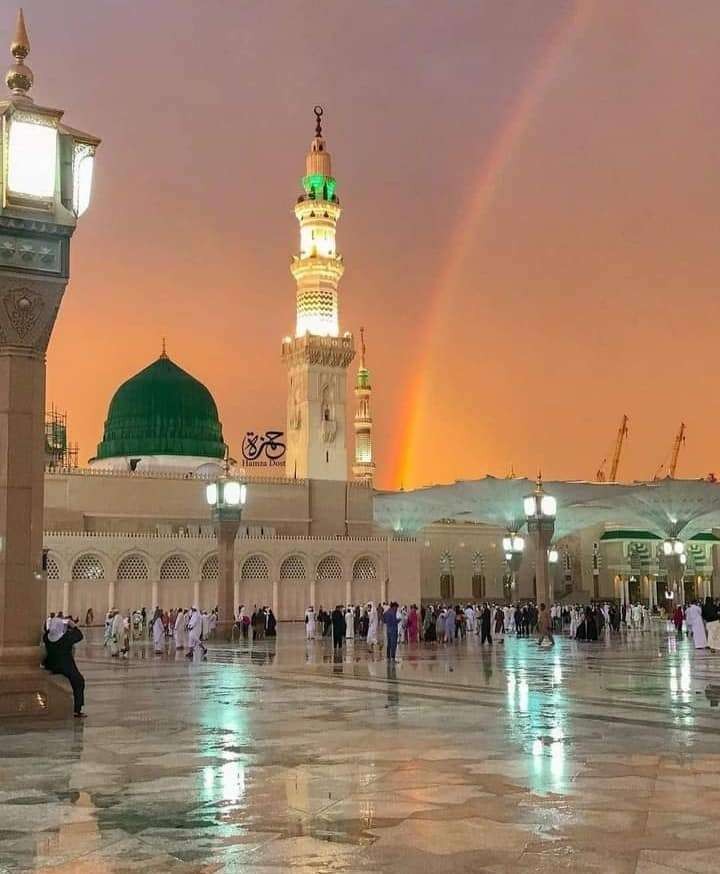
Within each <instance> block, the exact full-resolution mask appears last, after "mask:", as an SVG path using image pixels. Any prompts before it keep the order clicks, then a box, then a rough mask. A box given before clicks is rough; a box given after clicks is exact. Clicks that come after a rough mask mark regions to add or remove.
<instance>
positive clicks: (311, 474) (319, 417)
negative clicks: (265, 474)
mask: <svg viewBox="0 0 720 874" xmlns="http://www.w3.org/2000/svg"><path fill="white" fill-rule="evenodd" d="M314 111H315V119H316V125H315V136H314V137H313V140H312V142H311V143H310V151H309V152H308V154H307V157H306V159H305V176H304V177H303V180H302V186H303V191H304V193H303V194H301V195H300V197H299V198H298V201H297V203H296V204H295V215H296V216H297V220H298V222H299V223H300V252H299V254H298V255H295V256H294V257H293V259H292V265H291V267H290V270H291V272H292V275H293V276H294V277H295V281H296V282H297V319H296V324H295V337H294V338H293V337H286V338H285V339H284V340H283V345H282V356H283V360H284V361H285V363H286V364H287V368H288V409H287V435H286V436H287V452H286V454H285V470H286V473H287V475H288V476H289V477H296V478H298V479H327V480H347V478H348V456H347V438H346V431H347V428H346V424H345V404H346V394H347V369H348V367H349V366H350V363H351V362H352V360H353V358H354V357H355V347H354V345H353V338H352V334H350V333H349V332H346V333H344V334H343V335H342V336H340V328H339V324H338V284H339V282H340V277H341V276H342V274H343V270H344V266H343V259H342V256H341V255H338V253H337V250H336V249H335V226H336V224H337V220H338V219H339V218H340V201H339V200H338V198H337V195H336V194H335V179H334V177H333V175H332V168H331V165H330V153H329V152H328V151H327V149H326V147H325V140H324V139H323V135H322V124H321V120H322V114H323V109H322V106H316V107H315V110H314Z"/></svg>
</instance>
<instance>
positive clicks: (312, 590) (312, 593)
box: [310, 574, 318, 613]
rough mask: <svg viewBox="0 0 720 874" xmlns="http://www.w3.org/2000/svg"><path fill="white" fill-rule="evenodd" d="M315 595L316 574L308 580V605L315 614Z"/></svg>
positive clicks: (316, 606)
mask: <svg viewBox="0 0 720 874" xmlns="http://www.w3.org/2000/svg"><path fill="white" fill-rule="evenodd" d="M316 595H317V574H316V575H315V576H314V577H312V578H311V579H310V604H311V605H312V608H313V610H315V612H316V613H317V608H318V605H317V604H316V603H315V598H316Z"/></svg>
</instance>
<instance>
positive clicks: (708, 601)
mask: <svg viewBox="0 0 720 874" xmlns="http://www.w3.org/2000/svg"><path fill="white" fill-rule="evenodd" d="M702 617H703V619H704V620H705V627H706V629H707V642H708V646H709V647H710V650H711V651H712V652H716V651H717V650H719V649H720V622H719V621H718V608H717V606H716V604H715V602H714V601H713V599H712V598H711V597H710V596H708V597H707V598H705V604H704V605H703V609H702Z"/></svg>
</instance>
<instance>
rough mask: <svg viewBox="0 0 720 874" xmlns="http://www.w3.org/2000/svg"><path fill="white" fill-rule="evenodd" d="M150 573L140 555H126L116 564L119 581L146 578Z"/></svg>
mask: <svg viewBox="0 0 720 874" xmlns="http://www.w3.org/2000/svg"><path fill="white" fill-rule="evenodd" d="M149 575H150V573H149V571H148V565H147V562H146V561H145V559H144V558H143V556H142V555H126V556H125V558H124V559H123V560H122V561H121V562H120V564H119V565H118V571H117V578H118V580H119V581H120V582H122V583H125V582H132V581H133V580H146V579H147V578H148V577H149Z"/></svg>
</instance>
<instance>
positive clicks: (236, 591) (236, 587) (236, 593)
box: [218, 569, 240, 615]
mask: <svg viewBox="0 0 720 874" xmlns="http://www.w3.org/2000/svg"><path fill="white" fill-rule="evenodd" d="M218 600H219V599H218ZM239 606H240V580H239V579H238V577H237V575H236V574H235V572H234V569H233V615H234V613H235V611H236V610H237V609H238V607H239Z"/></svg>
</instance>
